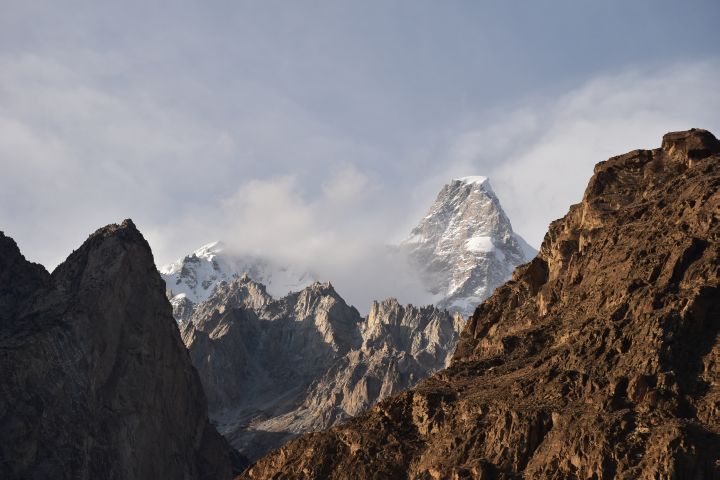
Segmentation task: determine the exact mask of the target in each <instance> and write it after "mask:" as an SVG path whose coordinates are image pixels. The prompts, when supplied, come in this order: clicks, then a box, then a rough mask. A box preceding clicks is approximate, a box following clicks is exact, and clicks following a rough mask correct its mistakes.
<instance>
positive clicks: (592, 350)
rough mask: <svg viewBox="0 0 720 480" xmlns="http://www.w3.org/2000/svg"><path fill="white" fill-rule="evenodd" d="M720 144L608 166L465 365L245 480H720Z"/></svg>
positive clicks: (484, 328) (308, 438)
mask: <svg viewBox="0 0 720 480" xmlns="http://www.w3.org/2000/svg"><path fill="white" fill-rule="evenodd" d="M719 267H720V143H719V142H718V141H717V140H716V139H715V137H713V136H712V135H711V134H710V133H708V132H706V131H704V130H690V131H687V132H676V133H670V134H667V135H666V136H665V137H664V138H663V142H662V148H659V149H654V150H636V151H633V152H630V153H628V154H625V155H621V156H618V157H614V158H611V159H610V160H608V161H605V162H601V163H600V164H598V165H597V166H596V168H595V173H594V175H593V177H592V179H591V180H590V183H589V185H588V187H587V189H586V191H585V195H584V197H583V200H582V202H581V203H580V204H577V205H574V206H572V207H571V208H570V211H569V212H568V214H567V215H566V216H565V217H564V218H562V219H560V220H557V221H555V222H553V223H552V224H551V225H550V228H549V231H548V233H547V235H546V236H545V240H544V242H543V245H542V247H541V251H540V253H539V254H538V256H537V257H536V258H535V259H534V260H532V261H531V262H530V263H529V264H527V265H524V266H522V267H520V268H518V269H517V270H516V271H515V273H514V275H513V278H512V280H510V281H509V282H507V283H506V284H504V285H503V286H502V287H500V288H499V289H498V290H496V291H495V293H494V294H493V295H492V296H491V297H490V298H489V299H488V300H486V301H485V302H484V303H483V304H482V305H480V306H479V307H478V308H477V310H476V311H475V313H474V315H473V316H472V318H471V319H470V321H469V322H468V324H467V326H466V328H465V330H464V331H463V334H462V337H461V340H460V343H459V346H458V348H457V351H456V353H455V357H454V359H453V362H452V365H451V366H450V367H449V368H448V369H447V370H444V371H442V372H440V373H438V374H436V375H434V376H433V377H431V378H430V379H428V380H426V381H424V382H422V383H421V384H419V385H418V386H417V387H415V388H413V389H411V390H409V391H407V392H404V393H402V394H400V395H397V396H394V397H391V398H389V399H386V400H384V401H382V402H380V403H379V404H378V405H376V406H375V407H373V408H372V409H371V410H369V411H367V412H366V413H364V414H362V415H360V416H359V417H356V418H354V419H352V420H350V421H348V422H347V423H345V424H342V425H340V426H336V427H334V428H332V429H330V430H329V431H327V432H322V433H314V434H310V435H305V436H302V437H300V438H298V439H295V440H293V441H291V442H290V443H289V444H287V445H285V446H284V447H282V448H281V449H279V450H277V451H275V452H273V453H272V454H270V455H269V456H267V457H265V458H263V459H261V460H260V461H258V462H257V463H256V464H255V465H254V466H252V467H251V468H250V469H249V470H248V471H246V473H245V474H244V476H243V478H252V479H265V478H316V479H320V478H323V479H324V478H398V479H403V478H423V479H424V478H458V479H459V478H501V479H513V478H533V479H550V478H552V479H561V478H563V479H564V478H595V479H611V478H620V479H637V478H641V479H656V478H668V479H671V478H676V479H681V478H691V479H700V478H703V479H709V478H720V336H719V335H718V331H719V330H720V283H719V279H718V274H719V273H718V272H719Z"/></svg>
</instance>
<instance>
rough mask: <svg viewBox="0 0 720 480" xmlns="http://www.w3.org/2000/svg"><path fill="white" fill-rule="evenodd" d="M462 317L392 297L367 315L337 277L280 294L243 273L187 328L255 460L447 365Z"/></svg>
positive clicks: (224, 417) (232, 431) (230, 426)
mask: <svg viewBox="0 0 720 480" xmlns="http://www.w3.org/2000/svg"><path fill="white" fill-rule="evenodd" d="M463 323H464V322H463V319H462V318H461V317H459V316H454V317H453V316H451V315H449V314H448V313H447V312H446V311H443V310H438V309H437V308H435V307H433V306H428V307H423V308H416V307H413V306H410V305H407V306H405V307H403V306H401V305H399V304H398V302H397V301H396V300H394V299H390V300H386V301H384V302H379V303H378V302H376V303H374V304H373V306H372V309H371V313H370V315H369V317H367V318H363V317H361V316H360V314H359V313H358V311H357V310H356V309H355V308H354V307H351V306H349V305H347V303H345V301H344V300H343V299H342V297H340V295H338V293H337V292H336V291H335V290H334V288H333V287H332V285H330V284H329V283H314V284H312V285H310V286H309V287H307V288H305V289H303V290H301V291H300V292H296V293H291V294H289V295H287V296H285V297H283V298H281V299H278V300H275V299H273V298H272V297H271V296H270V295H268V293H267V291H266V289H265V287H264V286H263V285H262V284H260V283H257V282H254V281H252V280H251V279H250V277H249V276H247V275H244V276H242V277H239V278H236V279H234V280H233V281H231V282H229V283H225V282H223V283H220V284H219V285H218V286H217V288H216V289H215V291H214V293H213V294H212V295H211V296H210V298H209V299H208V300H207V301H205V302H203V303H201V304H199V305H198V306H197V308H196V310H195V313H194V314H193V316H192V317H191V319H190V321H189V322H188V323H187V324H186V325H185V326H184V328H183V332H182V335H183V340H184V341H185V343H186V345H187V347H188V349H189V350H190V355H191V357H192V360H193V364H194V365H195V366H196V368H197V369H198V371H199V373H200V378H201V380H202V382H203V385H204V387H205V390H206V392H207V395H208V400H209V406H210V416H211V418H212V419H213V420H214V421H215V422H217V425H218V428H219V430H220V431H221V433H223V434H224V435H225V436H226V438H228V439H229V440H230V441H231V443H232V444H233V446H235V447H237V448H238V449H239V450H240V451H242V452H243V453H244V454H246V455H247V456H248V457H250V458H253V459H254V458H257V457H259V456H261V455H264V454H265V453H267V452H268V451H270V450H271V449H273V448H277V447H279V446H281V445H282V444H284V443H285V442H287V441H288V440H289V439H290V438H292V437H294V436H296V435H298V434H300V433H305V432H309V431H316V430H322V429H325V428H328V427H330V426H332V425H334V424H336V423H338V422H339V421H341V420H343V419H345V418H348V417H349V416H353V415H356V414H358V413H360V412H362V411H364V410H365V409H367V408H368V407H370V406H372V405H374V404H375V403H376V402H377V401H378V400H380V399H382V398H384V397H386V396H388V395H392V394H395V393H397V392H399V391H402V390H404V389H406V388H408V387H410V386H412V385H414V384H416V383H417V382H418V381H420V380H421V379H423V378H426V377H427V376H429V375H430V374H431V373H433V372H435V371H437V370H439V369H441V368H443V367H444V366H446V365H447V363H448V362H449V360H450V358H451V355H452V352H453V351H454V348H455V345H456V344H457V341H458V339H459V336H460V330H461V328H462V325H463Z"/></svg>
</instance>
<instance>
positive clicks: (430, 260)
mask: <svg viewBox="0 0 720 480" xmlns="http://www.w3.org/2000/svg"><path fill="white" fill-rule="evenodd" d="M401 248H402V249H403V250H404V251H405V252H406V254H407V255H408V257H409V259H410V261H411V263H412V264H414V265H415V267H416V268H418V270H419V272H420V275H421V277H422V279H423V282H424V284H425V285H426V288H427V290H428V291H429V292H430V293H432V294H434V295H438V297H439V299H440V300H439V301H438V305H439V306H441V307H444V308H448V309H450V310H453V311H459V312H461V313H462V314H464V315H469V314H471V313H472V312H473V310H474V309H475V307H476V306H477V305H478V304H479V303H481V302H482V300H484V299H485V298H486V297H487V296H489V295H490V294H491V293H492V291H493V290H494V289H495V287H497V286H498V285H500V284H501V283H503V282H504V281H505V280H507V279H508V278H509V277H510V275H511V273H512V271H513V270H514V269H515V267H516V266H518V265H520V264H522V263H525V262H526V261H528V260H530V259H531V258H532V257H533V256H534V255H535V251H534V250H533V249H532V247H530V246H529V245H528V244H527V243H526V242H525V241H524V240H522V238H520V237H519V236H518V235H517V234H515V233H514V232H513V230H512V226H511V224H510V220H509V219H508V217H507V215H505V212H504V211H503V209H502V207H501V206H500V201H499V200H498V198H497V196H496V195H495V193H494V192H493V190H492V187H491V186H490V181H489V180H488V178H487V177H483V176H470V177H460V178H456V179H453V180H452V181H451V182H450V183H448V184H447V185H445V186H444V187H443V188H442V189H441V190H440V193H439V194H438V196H437V198H436V200H435V202H434V203H433V204H432V206H431V207H430V209H429V210H428V213H427V215H426V216H425V217H424V218H423V219H422V220H421V221H420V223H419V224H418V225H417V226H416V227H415V228H414V229H413V230H412V231H411V232H410V236H409V237H408V238H407V239H406V240H405V241H403V242H402V243H401Z"/></svg>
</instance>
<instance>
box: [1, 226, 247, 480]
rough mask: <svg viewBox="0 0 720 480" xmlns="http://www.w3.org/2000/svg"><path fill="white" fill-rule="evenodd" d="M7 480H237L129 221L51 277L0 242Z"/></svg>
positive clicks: (145, 249) (104, 232)
mask: <svg viewBox="0 0 720 480" xmlns="http://www.w3.org/2000/svg"><path fill="white" fill-rule="evenodd" d="M236 460H241V459H237V458H236ZM236 466H238V467H241V465H240V464H237V465H236ZM0 477H2V478H5V479H45V478H56V479H73V480H74V479H97V478H107V479H129V478H136V479H149V480H156V479H160V478H178V479H200V478H217V479H222V478H231V477H232V470H231V449H230V448H229V446H228V444H227V443H226V441H225V440H224V439H223V438H222V437H221V436H220V435H219V434H218V432H217V431H216V430H215V428H214V427H213V426H212V425H211V424H210V423H209V421H208V417H207V406H206V401H205V396H204V394H203V391H202V387H201V384H200V380H199V378H198V375H197V372H196V371H195V369H194V368H193V367H192V365H191V363H190V358H189V356H188V353H187V351H186V349H185V348H184V346H183V344H182V341H181V339H180V334H179V332H178V329H177V325H176V323H175V320H174V319H173V316H172V311H171V307H170V305H169V303H168V301H167V299H166V298H165V286H164V282H163V281H162V280H161V278H160V275H159V274H158V272H157V270H156V269H155V265H154V262H153V258H152V253H151V252H150V247H149V246H148V244H147V242H146V241H145V239H143V237H142V235H141V234H140V233H139V232H138V231H137V229H136V228H135V226H134V225H133V224H132V222H131V221H129V220H126V221H125V222H123V223H122V224H121V225H110V226H107V227H105V228H102V229H100V230H98V231H97V232H95V233H94V234H93V235H91V236H90V238H89V239H88V240H87V241H86V242H85V243H84V244H83V245H82V246H81V247H80V248H79V249H78V250H77V251H75V252H73V253H72V255H70V256H69V257H68V259H67V260H66V261H65V262H64V263H63V264H61V265H60V266H59V267H58V268H57V269H56V270H55V271H54V272H53V273H52V274H48V273H47V272H46V271H45V269H44V268H43V267H42V266H40V265H36V264H31V263H29V262H27V261H26V260H25V259H24V257H23V256H22V255H21V254H20V251H19V249H18V248H17V246H16V245H15V242H14V241H12V239H10V238H8V237H6V236H4V235H3V234H2V233H0Z"/></svg>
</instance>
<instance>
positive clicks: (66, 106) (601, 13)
mask: <svg viewBox="0 0 720 480" xmlns="http://www.w3.org/2000/svg"><path fill="white" fill-rule="evenodd" d="M718 24H720V4H718V2H716V1H706V2H705V1H687V2H669V1H633V2H627V1H605V2H590V1H580V0H575V1H553V2H521V1H495V2H490V1H485V2H484V1H410V0H408V1H354V2H349V1H327V2H322V1H285V2H276V1H255V2H242V1H233V2H162V1H156V2H149V1H144V2H132V1H129V2H100V1H77V2H62V1H48V2H40V1H37V2H35V1H22V2H20V1H18V2H14V1H2V14H0V164H1V165H2V172H3V175H2V176H1V177H0V228H1V229H3V230H4V231H5V232H6V233H7V234H9V235H11V236H13V237H14V238H15V239H16V240H17V241H18V243H19V244H20V246H21V249H22V250H23V252H24V253H25V254H26V256H27V257H28V258H29V259H31V260H34V261H39V262H41V263H43V264H45V265H46V266H48V267H50V268H52V267H53V266H54V265H56V264H57V263H58V262H60V261H62V260H63V259H64V258H65V256H66V255H67V254H68V253H69V252H70V251H71V250H72V248H75V247H76V246H77V245H79V244H80V243H81V242H82V241H83V240H84V238H85V237H86V236H87V234H89V233H90V232H91V231H93V230H94V229H96V228H97V227H99V226H101V225H104V224H107V223H110V222H116V221H119V220H121V219H123V218H126V217H131V218H133V219H134V220H135V221H136V223H137V224H138V225H139V226H140V228H141V229H142V231H143V232H144V234H145V235H146V237H147V238H148V240H149V241H150V243H151V245H152V246H153V249H154V252H155V256H156V259H157V261H158V263H165V262H168V261H170V260H172V259H174V258H176V257H178V256H181V255H183V254H184V253H186V252H187V251H190V250H192V249H194V248H195V247H197V246H199V245H201V244H203V243H206V242H209V241H212V240H215V239H217V238H223V239H224V240H225V241H226V242H228V243H231V244H234V245H235V246H236V248H237V249H239V250H248V251H255V252H260V253H266V254H269V255H272V256H280V257H288V258H290V259H294V260H299V261H306V260H310V261H316V260H317V261H320V263H323V262H324V264H326V265H327V269H326V270H325V271H324V272H326V273H324V274H325V275H327V276H332V277H333V278H334V277H342V276H343V273H342V272H346V271H348V270H352V269H353V267H354V266H355V265H356V264H357V263H358V262H360V261H362V259H364V258H366V257H367V256H368V255H369V254H370V252H371V251H372V248H374V247H375V246H376V245H377V244H379V243H382V242H388V241H394V240H397V239H399V238H402V236H403V235H405V234H406V233H407V232H408V231H409V229H410V227H411V226H412V225H413V224H414V223H416V221H417V220H418V219H419V218H420V217H421V216H422V214H423V211H424V209H426V208H427V207H428V206H429V204H430V203H431V202H432V200H433V198H434V196H435V195H436V193H437V191H439V189H440V188H441V186H442V185H443V183H445V182H447V181H448V180H449V179H450V178H452V177H454V176H465V175H486V176H489V177H490V181H491V184H492V185H493V187H494V189H495V191H496V193H497V194H498V196H499V197H500V200H501V202H502V203H503V205H504V206H505V209H506V211H507V213H508V215H509V217H510V219H511V221H512V222H513V225H514V227H515V229H516V230H517V231H518V232H519V233H520V234H521V235H523V236H524V237H525V238H526V239H527V240H528V241H529V242H530V243H531V244H533V245H535V246H539V244H540V242H541V240H542V236H543V234H544V231H545V228H546V226H547V224H548V223H549V222H550V221H551V220H553V219H554V218H557V217H559V216H562V215H563V214H564V213H565V212H566V210H567V207H568V206H569V204H571V203H574V202H577V201H578V200H579V199H580V197H581V195H582V191H583V190H584V187H585V185H586V183H587V180H588V178H589V176H590V175H591V174H592V167H593V165H594V164H595V163H597V162H598V161H601V160H604V159H606V158H607V157H608V156H610V155H615V154H620V153H623V152H625V151H627V150H630V149H634V148H641V147H642V148H651V147H657V146H659V143H660V138H661V135H662V134H663V133H665V132H666V131H670V130H677V129H686V128H690V127H704V128H708V129H710V130H712V131H715V133H716V134H717V133H718V131H720V118H719V115H720V114H719V113H718V112H720V89H718V81H717V79H718V78H720V77H719V74H720V55H719V54H718V48H717V46H718V45H720V34H719V33H718V28H717V25H718ZM321 270H322V268H321ZM340 283H342V281H341V282H340ZM349 288H350V287H349ZM341 293H342V292H341Z"/></svg>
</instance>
